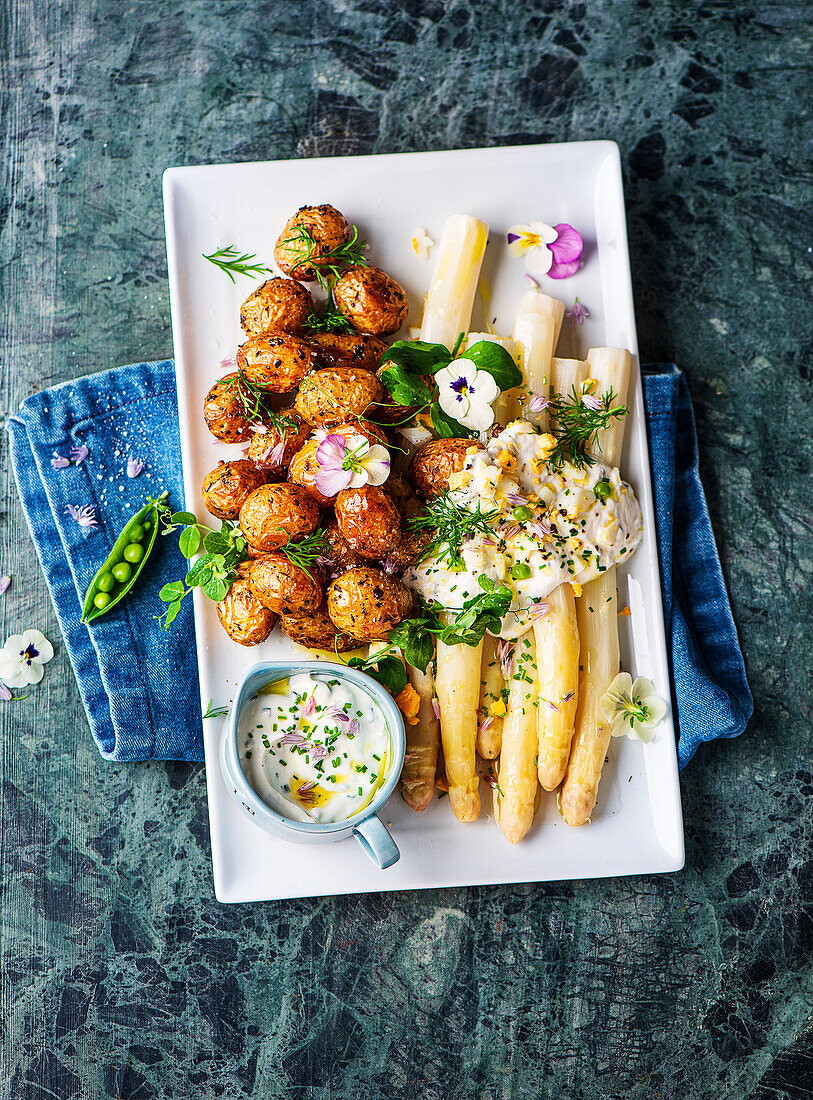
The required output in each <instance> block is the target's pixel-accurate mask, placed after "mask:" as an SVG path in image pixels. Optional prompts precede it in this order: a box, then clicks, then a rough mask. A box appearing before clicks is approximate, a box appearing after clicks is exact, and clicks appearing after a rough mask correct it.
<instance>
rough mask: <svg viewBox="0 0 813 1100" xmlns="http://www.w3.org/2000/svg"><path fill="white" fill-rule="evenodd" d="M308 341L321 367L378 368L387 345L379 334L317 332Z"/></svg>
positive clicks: (373, 369)
mask: <svg viewBox="0 0 813 1100" xmlns="http://www.w3.org/2000/svg"><path fill="white" fill-rule="evenodd" d="M308 343H309V344H310V346H311V347H312V348H313V350H314V351H315V352H316V361H317V363H318V364H319V366H320V367H364V369H365V370H372V371H375V370H378V368H379V367H380V366H381V356H382V355H383V354H384V352H385V351H386V350H387V345H386V344H385V343H384V341H383V340H379V339H378V337H377V336H369V335H364V334H362V335H359V336H357V335H355V334H353V335H348V334H345V333H338V332H315V333H314V334H313V335H312V336H309V337H308Z"/></svg>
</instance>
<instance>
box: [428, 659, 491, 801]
mask: <svg viewBox="0 0 813 1100" xmlns="http://www.w3.org/2000/svg"><path fill="white" fill-rule="evenodd" d="M482 656H483V643H482V642H480V644H479V645H476V646H470V645H445V644H444V643H443V642H440V641H439V642H438V655H437V672H436V674H435V690H436V691H437V697H438V706H439V708H440V733H441V738H442V740H443V759H444V761H445V764H446V779H447V780H448V783H449V802H450V803H451V807H452V813H453V814H454V815H455V817H456V818H457V819H458V821H476V820H477V818H478V817H479V816H480V779H479V776H478V775H477V752H476V748H477V704H478V702H479V700H480V666H481V664H482Z"/></svg>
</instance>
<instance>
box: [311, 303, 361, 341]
mask: <svg viewBox="0 0 813 1100" xmlns="http://www.w3.org/2000/svg"><path fill="white" fill-rule="evenodd" d="M302 327H303V328H304V329H305V331H306V332H346V333H352V332H353V326H352V325H351V324H350V322H349V321H348V319H347V318H346V317H345V315H344V314H343V313H342V312H341V310H339V309H337V308H336V304H335V302H334V301H333V298H332V297H330V298H328V300H327V304H326V306H325V309H324V312H323V313H321V314H319V313H311V315H310V316H309V317H307V318H306V320H305V323H304V325H303V326H302Z"/></svg>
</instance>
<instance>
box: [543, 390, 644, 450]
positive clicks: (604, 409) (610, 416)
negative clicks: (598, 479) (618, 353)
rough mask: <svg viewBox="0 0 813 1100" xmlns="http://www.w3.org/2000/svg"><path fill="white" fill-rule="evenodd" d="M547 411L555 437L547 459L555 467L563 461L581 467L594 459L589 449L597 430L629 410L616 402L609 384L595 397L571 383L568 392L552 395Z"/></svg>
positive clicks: (624, 414) (607, 425)
mask: <svg viewBox="0 0 813 1100" xmlns="http://www.w3.org/2000/svg"><path fill="white" fill-rule="evenodd" d="M585 399H587V400H585ZM548 412H549V414H550V416H551V417H552V419H553V421H554V424H555V426H554V428H553V434H554V435H555V436H556V446H555V447H554V449H553V450H552V451H551V453H550V455H549V456H548V461H549V462H550V464H551V466H552V467H553V469H554V470H559V469H561V468H562V466H563V465H564V463H565V462H571V463H572V464H573V465H574V466H575V467H576V468H577V469H580V470H581V469H584V468H585V467H586V466H592V465H593V463H594V462H595V461H596V459H595V457H594V456H593V455H591V454H590V452H589V450H588V448H589V447H590V446H591V445H592V444H594V443H595V442H596V439H597V438H598V434H599V432H602V431H604V430H605V428H608V427H609V426H610V424H611V423H612V422H613V420H621V419H623V417H625V416H626V415H627V414H628V412H629V409H628V408H627V407H626V405H621V404H618V397H617V395H616V394H615V393H614V392H613V389H612V387H610V389H609V390H606V391H605V392H604V393H603V394H602V395H601V396H600V397H594V396H593V395H591V394H585V393H583V392H580V391H578V390H577V389H576V387H575V386H573V387H572V388H571V391H570V393H569V394H557V395H556V396H554V397H553V398H552V400H551V401H550V403H549V405H548Z"/></svg>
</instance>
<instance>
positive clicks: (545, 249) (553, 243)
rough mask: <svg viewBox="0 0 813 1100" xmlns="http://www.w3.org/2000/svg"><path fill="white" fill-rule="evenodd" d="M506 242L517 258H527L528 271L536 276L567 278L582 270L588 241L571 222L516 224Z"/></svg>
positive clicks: (509, 232)
mask: <svg viewBox="0 0 813 1100" xmlns="http://www.w3.org/2000/svg"><path fill="white" fill-rule="evenodd" d="M506 239H507V241H508V248H509V250H510V251H511V252H512V253H513V255H515V256H524V257H525V264H526V266H527V268H528V270H529V271H530V272H532V273H533V274H534V275H548V276H550V278H551V279H567V278H568V277H569V276H570V275H575V273H576V272H577V271H578V269H579V263H580V261H581V255H582V252H583V250H584V241H583V240H582V238H581V235H580V234H579V233H578V232H577V231H576V230H575V229H574V228H573V226H572V225H568V224H567V222H559V224H558V225H547V224H546V223H545V222H537V221H533V222H528V223H527V224H522V225H512V226H511V228H510V229H509V230H508V234H507V238H506Z"/></svg>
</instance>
